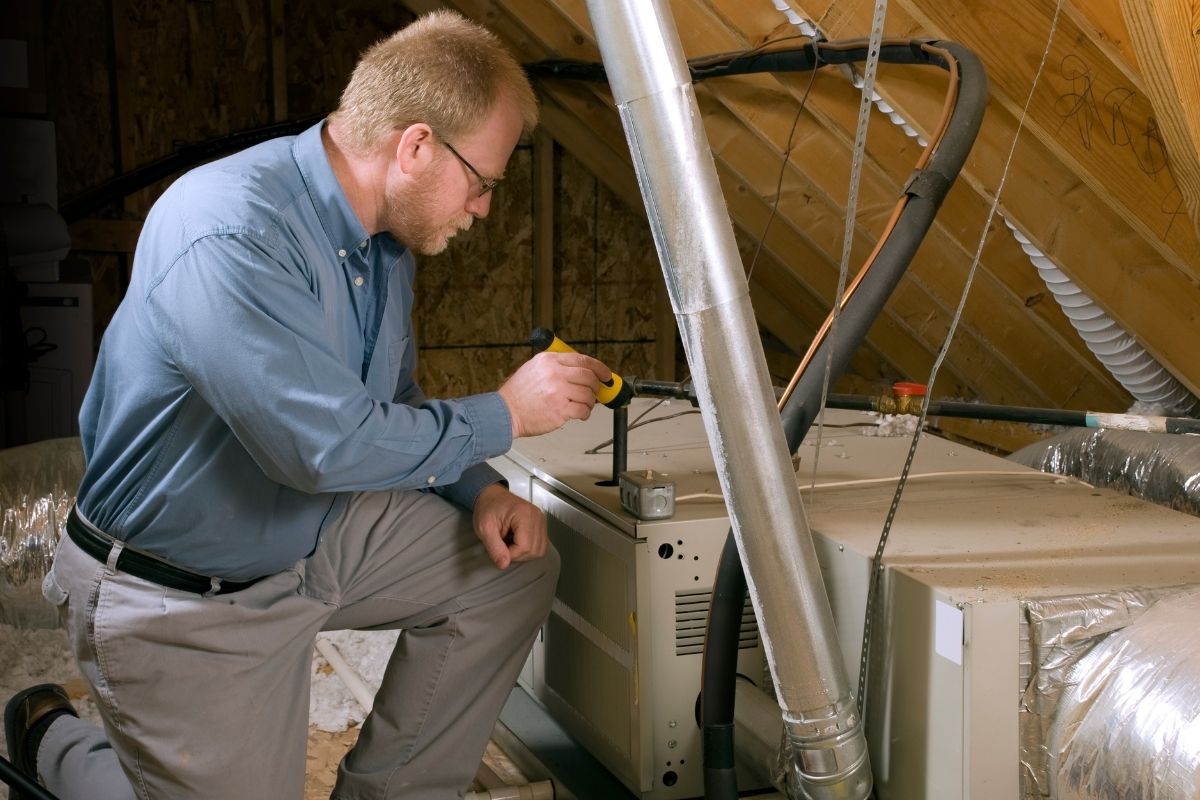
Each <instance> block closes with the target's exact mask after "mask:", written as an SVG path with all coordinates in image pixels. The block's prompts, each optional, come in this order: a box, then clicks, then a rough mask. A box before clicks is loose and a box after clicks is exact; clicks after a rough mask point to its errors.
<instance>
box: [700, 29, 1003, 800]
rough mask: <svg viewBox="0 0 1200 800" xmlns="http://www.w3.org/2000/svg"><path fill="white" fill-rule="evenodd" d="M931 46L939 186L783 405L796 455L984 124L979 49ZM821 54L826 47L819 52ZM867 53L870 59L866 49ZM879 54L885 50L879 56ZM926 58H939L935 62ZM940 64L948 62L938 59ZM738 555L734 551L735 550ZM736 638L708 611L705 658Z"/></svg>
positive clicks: (911, 202)
mask: <svg viewBox="0 0 1200 800" xmlns="http://www.w3.org/2000/svg"><path fill="white" fill-rule="evenodd" d="M930 44H932V45H933V46H935V47H938V48H941V49H943V50H946V51H948V52H949V53H950V54H951V56H952V57H953V58H954V59H955V60H956V61H957V62H958V73H959V74H958V77H959V86H958V97H957V101H956V103H955V106H954V110H953V112H952V113H951V116H950V120H949V122H948V123H947V128H946V132H945V134H944V135H943V137H942V140H941V142H940V143H939V145H938V147H937V149H936V150H935V151H934V153H933V156H932V158H931V159H930V161H929V164H928V166H927V167H926V168H925V170H923V172H925V173H926V174H929V175H932V176H936V177H937V178H938V181H937V183H938V184H940V188H939V189H938V190H937V191H934V192H930V193H927V194H926V193H912V188H913V187H914V186H915V185H916V184H915V182H914V181H910V182H909V188H908V191H909V192H910V196H909V199H908V202H907V204H906V205H905V207H904V210H903V212H901V215H900V218H899V219H898V220H897V222H896V225H895V227H894V228H893V230H892V233H891V235H890V236H888V238H887V240H886V241H885V242H884V243H883V245H882V247H881V248H880V250H879V253H878V255H877V256H876V258H875V263H874V265H873V266H872V267H871V269H870V270H868V272H867V274H866V275H865V276H864V278H863V280H862V282H861V283H860V284H859V287H858V290H857V291H856V292H855V293H854V295H853V296H852V297H851V298H850V300H849V301H848V302H847V303H846V306H845V307H844V308H843V309H842V312H841V314H840V315H839V318H838V324H837V325H836V327H834V329H833V330H832V331H831V333H830V335H829V336H828V337H826V339H825V341H824V342H822V344H821V345H820V346H819V347H818V348H817V351H816V353H815V354H814V356H813V358H812V360H811V361H810V362H809V368H808V369H807V370H805V372H804V374H803V375H801V376H800V381H799V382H798V383H797V385H796V389H795V391H794V392H793V393H792V396H791V398H790V399H789V400H788V402H787V404H786V405H785V406H784V408H783V411H782V415H783V431H784V436H785V437H786V439H787V444H788V451H789V452H795V450H796V448H797V447H799V446H800V443H801V442H802V441H803V440H804V436H805V435H806V434H807V433H808V430H809V428H810V427H812V423H813V420H814V419H815V418H816V414H817V412H818V410H819V409H820V407H821V394H822V391H823V387H824V380H825V365H826V363H827V360H828V363H829V369H830V381H831V382H832V381H835V380H837V378H838V377H840V376H841V375H842V373H843V372H845V370H846V367H847V366H848V365H849V363H850V357H851V356H852V355H853V353H854V351H855V350H857V349H858V346H859V345H860V344H861V343H862V341H863V339H865V338H866V335H867V331H868V330H869V328H870V327H871V324H872V323H873V322H874V321H875V319H876V317H878V316H879V313H880V312H881V311H882V310H883V306H884V304H885V303H886V302H887V299H888V297H889V296H891V293H892V290H894V289H895V288H896V285H897V284H898V283H899V281H900V278H901V276H903V274H904V272H905V270H906V269H908V265H909V263H910V262H911V261H912V258H913V256H914V255H915V254H916V251H917V247H918V246H919V245H920V244H921V241H922V239H924V237H925V234H926V233H927V232H928V230H929V227H930V226H931V225H932V224H933V218H934V215H935V214H936V213H937V209H938V207H939V206H940V205H941V202H942V199H943V198H944V197H945V193H946V190H948V189H949V187H950V185H951V184H952V183H953V182H954V180H955V178H957V177H958V173H959V171H960V170H961V169H962V166H963V164H964V163H965V162H966V159H967V154H968V153H969V152H970V150H971V146H972V144H974V142H975V137H976V135H977V134H978V133H979V126H980V124H981V123H982V122H983V112H984V108H985V107H986V105H987V99H988V92H987V78H986V74H985V72H984V69H983V64H982V63H981V62H980V61H979V59H978V57H977V56H976V55H975V54H974V53H972V52H971V51H970V50H968V49H966V48H965V47H963V46H962V45H959V44H956V43H954V42H940V41H939V42H930ZM895 49H896V48H894V47H889V48H885V50H886V52H887V53H888V54H891V53H893V52H895ZM913 49H915V48H906V49H903V51H904V52H907V53H911V52H912V50H913ZM823 54H824V51H822V55H823ZM863 55H864V57H865V51H864V53H863ZM882 57H883V53H881V58H882ZM929 63H934V62H932V61H930V62H929ZM938 66H943V67H945V66H948V65H945V64H938ZM729 535H730V538H732V537H733V532H732V530H731V531H730V534H729ZM734 554H735V555H736V550H735V551H734ZM741 568H742V566H741V562H740V560H739V559H737V558H728V559H727V558H722V559H721V563H720V565H719V567H718V569H719V571H722V572H723V571H726V570H738V571H739V572H740V571H741ZM721 580H722V577H721V576H720V575H718V577H717V581H718V582H720V581H721ZM714 602H715V600H714ZM714 619H716V620H721V621H724V625H725V627H724V628H723V629H722V630H720V631H718V630H716V629H715V628H714V627H713V624H712V623H713V621H714ZM737 637H738V626H736V625H734V626H729V624H728V614H721V615H714V614H711V613H710V615H709V628H708V631H707V634H706V641H707V644H706V647H705V659H706V660H707V659H708V658H709V655H708V654H709V652H710V651H711V650H715V649H718V648H722V649H723V648H730V647H732V648H734V649H735V651H736V647H737ZM713 657H714V658H715V657H716V656H713ZM706 674H707V672H706ZM702 692H703V695H709V694H720V695H724V696H730V695H733V694H734V692H735V684H734V682H733V681H732V680H730V681H728V683H727V684H724V685H720V686H718V685H715V684H706V685H705V686H704V687H703V688H702ZM713 705H714V708H715V709H720V710H721V711H722V712H723V710H724V709H725V708H726V707H728V708H729V709H731V710H732V707H733V703H732V701H728V702H727V703H726V702H724V701H722V702H721V703H719V704H713ZM702 706H703V708H704V711H703V712H702V714H703V719H704V723H705V725H709V724H713V725H724V724H730V725H732V722H733V715H732V711H730V713H729V716H728V717H727V718H726V717H724V716H720V717H714V716H710V715H709V706H710V704H709V703H708V702H707V701H703V700H702ZM864 720H865V718H864ZM864 724H865V722H864ZM705 796H706V797H736V794H733V795H729V794H725V795H709V794H708V793H707V791H706V795H705Z"/></svg>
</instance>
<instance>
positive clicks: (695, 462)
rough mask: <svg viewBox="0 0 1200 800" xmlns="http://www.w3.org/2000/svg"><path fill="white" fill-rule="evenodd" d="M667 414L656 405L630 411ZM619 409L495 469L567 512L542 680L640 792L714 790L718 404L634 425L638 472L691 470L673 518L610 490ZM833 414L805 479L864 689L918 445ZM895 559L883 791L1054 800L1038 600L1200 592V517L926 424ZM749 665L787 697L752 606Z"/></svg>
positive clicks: (536, 689)
mask: <svg viewBox="0 0 1200 800" xmlns="http://www.w3.org/2000/svg"><path fill="white" fill-rule="evenodd" d="M649 407H650V401H645V400H640V399H639V400H635V401H634V403H633V405H632V408H631V409H630V415H629V416H630V418H631V419H634V418H636V417H637V416H638V415H639V414H640V413H642V412H643V411H645V410H646V409H648V408H649ZM687 408H688V407H687V406H686V405H685V404H682V403H679V402H673V403H669V404H664V405H662V406H660V407H659V408H656V409H655V410H654V411H652V412H651V413H650V415H649V416H648V417H647V419H652V418H655V417H666V416H668V415H670V414H675V413H677V412H679V411H682V410H686V409H687ZM611 420H612V416H611V412H609V411H608V409H605V408H602V407H599V406H597V408H596V409H595V411H594V412H593V414H592V417H591V419H589V420H588V421H587V422H583V423H572V424H570V425H568V426H567V427H565V428H564V429H562V430H560V431H558V432H556V433H553V434H550V435H547V436H542V437H537V438H533V439H523V440H520V441H518V442H517V443H516V444H515V445H514V447H513V450H512V451H510V452H509V453H508V454H507V455H506V456H504V457H501V458H498V459H495V460H493V462H492V463H493V465H494V466H496V467H497V468H498V469H499V470H500V471H501V472H502V473H504V474H505V476H506V477H507V478H508V480H509V482H510V487H511V489H512V490H513V491H514V492H517V493H518V494H521V495H522V496H525V497H527V498H529V499H530V500H531V501H532V502H533V503H534V504H536V505H537V506H539V507H540V508H542V509H543V510H544V511H545V512H546V515H547V517H548V520H549V525H550V536H551V539H552V541H553V543H554V546H555V547H556V548H557V549H558V551H559V553H560V555H561V556H562V563H563V569H562V575H561V577H560V579H559V584H558V591H557V597H556V598H555V601H554V606H553V609H552V611H551V614H550V617H549V620H548V621H547V623H546V626H545V629H544V635H543V636H542V637H539V640H538V642H537V643H536V644H535V647H534V652H533V654H532V656H531V657H530V660H529V662H528V663H527V664H526V667H525V670H524V672H523V673H522V676H521V682H522V684H523V685H524V686H525V687H526V688H527V689H528V690H529V691H530V692H531V694H533V695H534V697H536V698H537V699H538V700H539V701H540V702H541V703H542V704H543V705H545V707H546V708H547V709H548V710H549V711H550V713H551V714H552V715H553V716H554V717H555V719H556V720H557V721H558V722H559V723H560V724H562V725H563V727H565V728H566V729H567V730H568V731H569V732H570V733H571V734H572V735H573V736H574V737H575V738H576V739H577V740H578V741H579V742H580V743H582V744H583V745H584V746H586V747H587V748H588V749H589V750H590V751H591V752H592V753H593V754H594V755H595V756H596V757H597V758H598V759H599V760H600V761H601V762H603V763H604V764H605V766H607V767H608V769H609V770H610V771H611V772H613V774H614V775H616V776H617V777H618V778H619V779H620V780H621V781H622V782H623V783H625V785H626V786H628V787H629V789H630V790H631V791H632V792H634V793H635V794H638V795H640V796H641V797H643V798H647V799H648V800H668V799H669V798H689V797H699V796H701V795H702V793H703V764H702V759H701V749H700V733H699V731H698V729H697V727H696V721H695V720H696V699H697V694H698V692H699V688H700V668H701V652H700V651H701V647H702V645H703V630H704V624H705V617H706V614H707V609H708V602H709V594H710V592H711V588H712V584H713V576H714V573H715V570H716V566H717V560H718V556H719V554H720V552H721V548H722V546H723V544H724V539H725V536H726V533H727V531H728V529H729V522H728V518H727V517H726V513H725V507H724V504H723V502H722V501H721V499H720V487H719V485H718V481H717V478H716V474H715V471H714V469H713V464H712V458H711V455H710V453H709V449H708V443H707V440H706V438H705V434H704V427H703V424H702V422H701V419H700V417H699V415H697V414H690V415H684V416H680V417H676V418H674V419H670V420H663V421H660V422H653V423H650V424H648V425H644V426H641V427H638V428H636V429H634V430H632V431H630V435H629V464H628V467H629V469H632V470H647V469H652V470H654V471H656V472H658V473H664V474H665V475H666V477H667V478H668V479H669V480H672V481H673V482H674V483H675V494H676V496H677V498H679V499H678V500H677V502H676V510H675V514H674V516H673V517H671V518H670V519H665V520H654V521H639V520H637V519H635V518H634V517H633V516H631V515H630V514H629V513H627V512H626V511H624V510H623V509H622V508H621V504H620V500H619V497H618V490H617V488H616V487H614V486H608V485H603V484H604V483H605V482H606V481H608V480H609V479H611V477H612V475H611V473H612V456H611V450H610V448H609V447H602V448H600V449H599V452H596V453H589V452H587V451H589V450H594V449H596V448H597V446H598V445H600V444H601V443H603V442H605V441H606V440H607V439H609V438H610V437H611V435H612V431H611V424H612V423H611ZM825 422H826V426H825V428H824V439H823V440H822V442H821V446H820V450H819V454H818V448H817V447H816V446H815V436H816V427H815V426H814V429H813V433H812V434H811V435H810V437H809V440H808V441H806V442H805V444H804V445H802V446H801V448H800V461H799V469H798V472H797V480H798V482H799V484H800V486H801V487H802V488H801V492H802V497H803V499H804V503H805V508H806V514H807V516H808V520H809V524H810V526H811V528H812V532H813V539H814V544H815V546H816V550H817V554H818V558H819V560H820V562H821V572H822V575H823V579H824V583H825V589H826V592H827V594H828V596H829V599H830V604H831V607H832V610H833V615H834V620H835V623H836V625H837V629H838V635H839V639H840V646H841V650H842V655H843V661H844V663H845V665H846V669H847V672H848V675H849V678H850V681H851V684H852V685H856V684H857V681H858V664H859V654H860V648H861V643H862V642H861V639H862V631H863V615H864V608H865V602H866V594H867V592H866V589H867V576H868V574H869V572H870V560H871V557H872V555H873V553H874V551H875V548H876V544H877V542H878V538H879V534H880V531H881V530H882V527H883V523H884V519H885V517H886V515H887V510H888V506H889V505H890V502H891V499H892V495H893V494H894V491H895V484H896V481H895V477H896V476H898V475H899V473H900V469H901V467H902V465H903V463H904V459H905V455H906V453H907V449H908V445H909V441H910V440H909V439H908V438H907V437H902V438H881V437H873V436H864V435H863V434H862V431H863V430H864V428H862V427H857V426H861V425H863V424H864V423H867V424H869V422H870V420H869V418H868V417H866V416H865V415H862V414H859V413H856V412H827V414H826V419H825ZM814 464H816V470H815V473H814ZM884 563H885V570H884V573H883V584H882V592H881V603H880V605H879V607H878V609H877V610H876V613H875V616H874V623H873V631H874V635H873V647H872V660H871V664H870V668H869V670H868V676H869V681H868V695H867V701H868V706H867V719H868V741H869V744H870V748H871V758H872V765H873V769H874V773H875V776H876V790H877V792H878V795H879V797H880V798H881V800H920V798H928V799H929V800H948V799H953V798H964V799H965V798H970V800H992V798H998V799H1002V800H1009V799H1010V798H1022V799H1023V798H1039V797H1042V796H1044V795H1043V794H1042V790H1041V789H1040V788H1039V783H1038V780H1037V779H1036V778H1037V776H1036V772H1037V770H1038V769H1039V765H1038V764H1037V763H1034V762H1035V759H1031V758H1030V756H1029V752H1030V748H1036V745H1037V741H1036V736H1033V737H1032V738H1031V732H1032V733H1033V734H1036V732H1037V731H1036V721H1033V722H1031V720H1030V717H1029V714H1028V713H1027V712H1023V711H1022V707H1023V704H1024V701H1023V695H1024V694H1025V693H1026V691H1027V688H1028V687H1029V684H1030V680H1031V676H1032V675H1033V674H1034V673H1035V672H1036V671H1037V669H1038V665H1039V663H1040V659H1042V658H1043V657H1045V654H1039V653H1037V648H1036V644H1037V641H1036V636H1034V637H1031V634H1030V625H1029V619H1028V617H1029V614H1028V609H1027V607H1028V604H1029V603H1030V602H1036V601H1038V600H1041V599H1048V598H1063V597H1066V598H1073V597H1079V598H1084V599H1083V600H1081V602H1083V603H1085V604H1086V602H1089V601H1088V600H1087V598H1093V597H1100V596H1108V595H1111V594H1113V593H1119V592H1122V591H1125V590H1144V589H1156V588H1158V587H1178V586H1187V585H1195V584H1200V519H1196V518H1194V517H1190V516H1188V515H1185V514H1181V513H1179V512H1174V511H1170V510H1168V509H1164V508H1159V507H1156V506H1153V505H1150V504H1148V503H1145V502H1143V501H1140V500H1136V499H1132V498H1129V497H1127V496H1125V495H1123V494H1119V493H1116V492H1112V491H1108V490H1100V489H1095V488H1092V487H1090V486H1087V485H1086V484H1082V483H1080V482H1078V481H1074V480H1071V479H1064V478H1056V477H1055V476H1052V475H1046V474H1043V473H1039V472H1035V471H1033V470H1029V469H1027V468H1025V467H1022V466H1019V465H1016V464H1014V463H1012V462H1009V461H1005V460H1004V459H1000V458H997V457H994V456H990V455H987V454H984V453H980V452H978V451H976V450H973V449H971V448H968V447H964V446H962V445H958V444H955V443H952V442H948V441H945V440H942V439H938V438H936V437H929V436H927V437H924V438H923V440H922V443H921V445H920V447H919V449H918V452H917V456H916V459H915V460H914V464H913V468H912V473H911V479H910V482H909V484H908V486H907V488H906V490H905V493H904V496H903V500H902V502H901V505H900V508H899V511H898V513H897V515H896V519H895V522H894V525H893V528H892V533H891V537H890V539H889V543H888V547H887V551H886V555H885V558H884ZM759 591H761V592H764V593H765V592H773V591H780V587H771V586H766V587H759ZM738 669H739V672H741V673H742V674H743V675H745V676H747V677H749V678H750V679H751V680H753V681H754V682H755V683H757V684H758V685H759V686H761V687H764V688H765V689H767V690H769V689H770V678H769V676H768V675H767V674H766V670H765V659H764V655H763V652H762V649H761V644H760V639H759V636H758V631H757V628H756V625H755V621H754V617H753V613H752V609H751V608H750V605H749V604H747V607H746V612H745V615H744V617H743V623H742V636H741V650H740V653H739V660H738ZM754 786H755V785H754V784H753V783H752V782H750V781H749V780H748V779H745V780H740V781H739V788H741V789H752V788H754Z"/></svg>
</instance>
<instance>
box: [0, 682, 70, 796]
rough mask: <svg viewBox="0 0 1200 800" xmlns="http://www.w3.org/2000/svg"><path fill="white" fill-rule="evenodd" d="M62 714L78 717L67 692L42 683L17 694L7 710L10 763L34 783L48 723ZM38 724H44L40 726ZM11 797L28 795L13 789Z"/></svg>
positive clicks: (54, 685)
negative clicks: (39, 753)
mask: <svg viewBox="0 0 1200 800" xmlns="http://www.w3.org/2000/svg"><path fill="white" fill-rule="evenodd" d="M63 714H70V715H71V716H73V717H77V716H79V715H78V714H77V713H75V707H74V706H72V705H71V698H69V697H68V696H67V690H66V689H64V688H63V687H61V686H59V685H58V684H56V683H43V684H40V685H38V686H32V687H30V688H28V689H24V690H22V691H20V692H17V693H16V694H15V695H13V698H12V699H11V700H9V701H8V705H7V706H5V707H4V735H5V737H7V739H8V760H9V761H11V762H12V763H13V765H14V766H15V767H16V768H17V769H19V770H20V771H21V772H23V773H24V774H25V775H26V776H28V777H29V778H30V779H31V780H32V781H34V782H35V783H36V782H37V779H38V774H37V749H38V746H39V745H40V744H41V742H42V737H43V736H45V734H46V730H47V729H48V728H49V727H50V724H49V723H50V722H52V721H53V720H54V719H57V718H58V717H60V716H62V715H63ZM39 722H44V723H45V724H43V725H40V726H39V725H38V723H39ZM35 729H36V730H35ZM35 733H36V737H35V736H34V734H35ZM8 797H9V800H28V796H27V795H26V794H24V793H22V792H18V791H17V790H16V789H10V790H9V793H8Z"/></svg>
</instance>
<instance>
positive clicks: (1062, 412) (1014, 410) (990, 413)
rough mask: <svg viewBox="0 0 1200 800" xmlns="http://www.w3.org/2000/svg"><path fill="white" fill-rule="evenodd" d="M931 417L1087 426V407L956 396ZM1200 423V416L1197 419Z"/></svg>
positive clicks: (838, 401)
mask: <svg viewBox="0 0 1200 800" xmlns="http://www.w3.org/2000/svg"><path fill="white" fill-rule="evenodd" d="M914 399H915V400H917V401H918V402H917V403H916V406H917V407H916V409H915V410H914V411H911V412H905V413H913V414H916V413H920V402H919V398H914ZM825 406H826V407H827V408H842V409H848V410H851V411H875V412H879V413H891V412H889V411H888V410H887V409H882V408H880V403H879V398H878V397H871V396H869V395H858V394H831V395H829V397H828V399H827V400H826V401H825ZM928 414H929V416H931V417H958V418H961V419H987V420H1000V421H1004V422H1026V423H1030V424H1034V425H1065V426H1070V427H1076V428H1086V427H1088V416H1089V412H1087V411H1069V410H1067V409H1062V408H1026V407H1024V406H999V405H992V404H990V403H963V402H958V401H954V400H933V401H930V403H929V411H928ZM1195 422H1197V424H1198V425H1200V420H1195Z"/></svg>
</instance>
